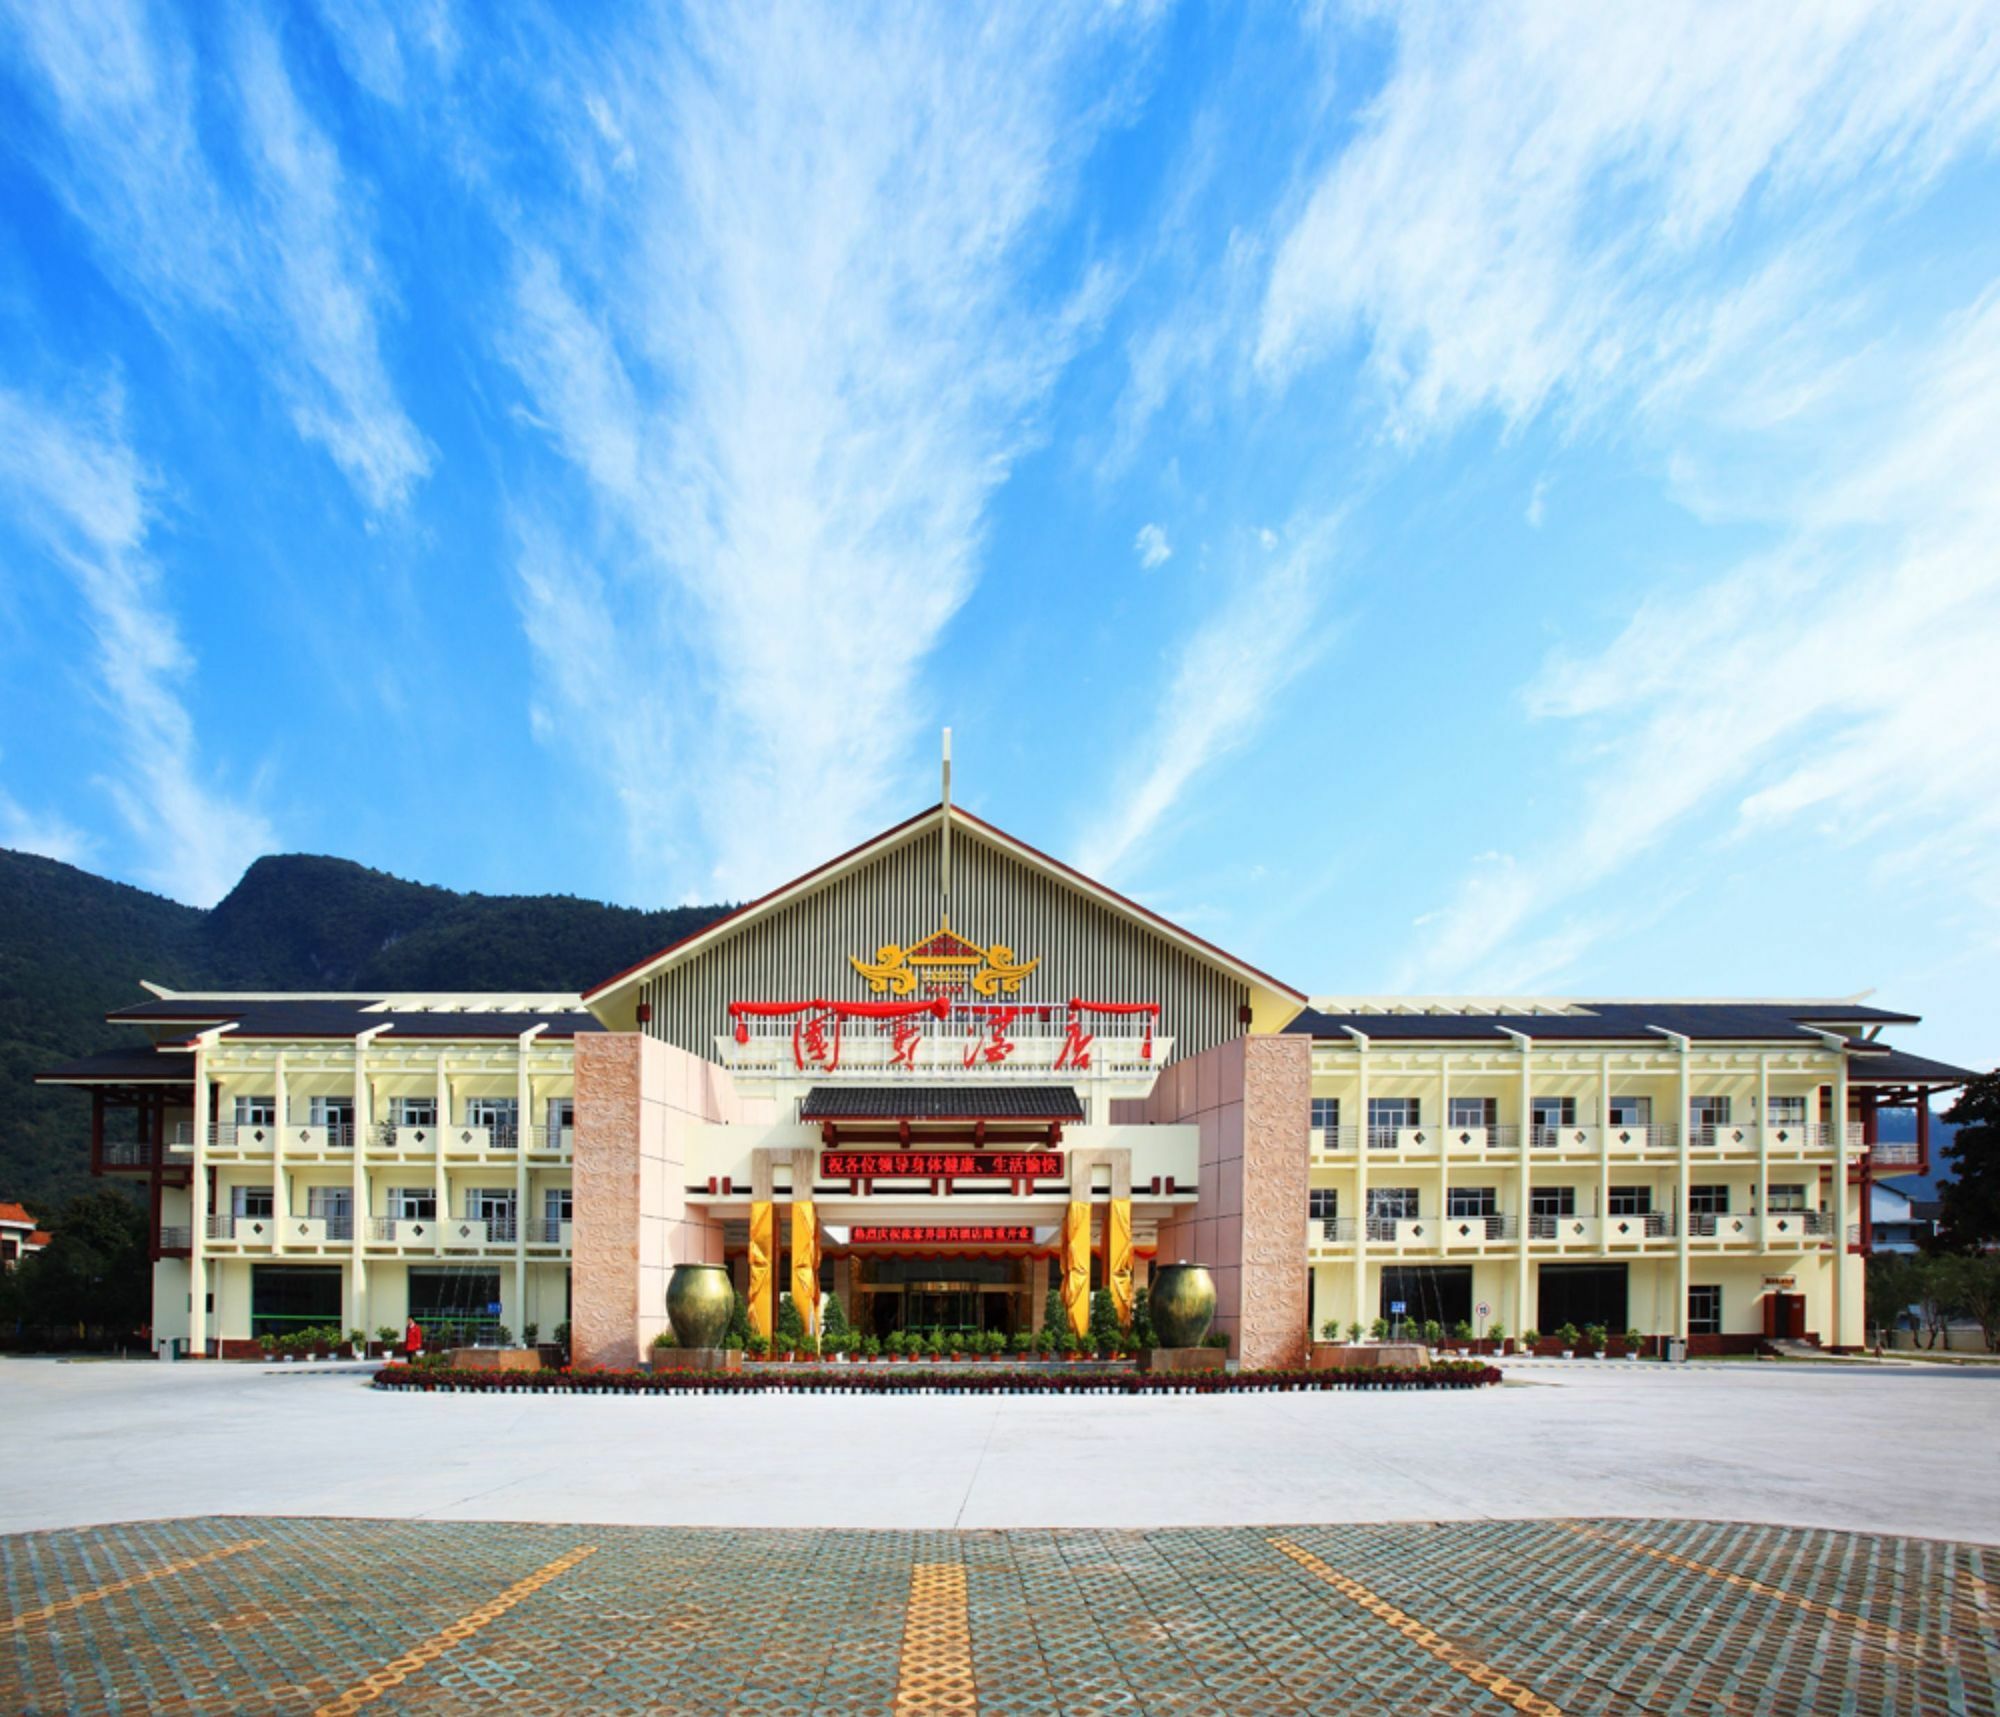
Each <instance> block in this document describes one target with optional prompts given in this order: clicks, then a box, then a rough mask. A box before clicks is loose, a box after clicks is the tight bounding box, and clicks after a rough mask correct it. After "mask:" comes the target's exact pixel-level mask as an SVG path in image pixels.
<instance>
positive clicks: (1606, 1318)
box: [1535, 1264, 1630, 1335]
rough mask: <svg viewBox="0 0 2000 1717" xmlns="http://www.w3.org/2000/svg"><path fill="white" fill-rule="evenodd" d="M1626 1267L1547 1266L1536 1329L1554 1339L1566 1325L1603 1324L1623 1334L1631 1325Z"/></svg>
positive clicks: (1538, 1295)
mask: <svg viewBox="0 0 2000 1717" xmlns="http://www.w3.org/2000/svg"><path fill="white" fill-rule="evenodd" d="M1626 1299H1627V1296H1626V1267H1625V1266H1624V1265H1623V1264H1544V1265H1543V1266H1542V1267H1541V1270H1540V1291H1539V1292H1538V1294H1537V1295H1536V1305H1535V1316H1536V1320H1537V1321H1536V1327H1537V1328H1538V1329H1540V1330H1541V1332H1542V1334H1544V1335H1553V1334H1554V1333H1555V1332H1556V1331H1557V1330H1559V1329H1561V1328H1562V1326H1563V1325H1564V1324H1575V1325H1576V1327H1577V1328H1578V1329H1583V1328H1585V1327H1587V1326H1588V1325H1590V1324H1602V1325H1603V1326H1604V1327H1605V1328H1606V1329H1607V1330H1617V1331H1618V1332H1619V1333H1620V1334H1622V1333H1623V1332H1624V1331H1625V1329H1626V1327H1627V1325H1628V1324H1629V1322H1630V1318H1629V1317H1628V1315H1627V1305H1626Z"/></svg>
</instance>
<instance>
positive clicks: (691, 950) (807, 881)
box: [583, 804, 1306, 1029]
mask: <svg viewBox="0 0 2000 1717" xmlns="http://www.w3.org/2000/svg"><path fill="white" fill-rule="evenodd" d="M947 817H949V818H950V819H951V821H952V823H953V825H954V826H956V827H961V828H964V829H967V830H969V831H971V832H973V833H975V834H977V835H978V836H979V837H980V838H982V839H984V840H987V841H990V842H991V843H992V844H993V845H994V846H997V847H999V848H1000V849H1001V850H1002V851H1003V852H1006V853H1008V854H1010V855H1011V856H1013V857H1014V858H1016V859H1019V860H1020V861H1021V862H1022V863H1024V864H1026V865H1028V866H1030V867H1031V868H1033V869H1035V870H1039V871H1041V872H1042V873H1043V874H1044V875H1046V876H1050V877H1053V878H1055V879H1056V880H1057V881H1059V882H1061V883H1064V884H1065V885H1067V886H1068V887H1070V888H1073V889H1075V890H1076V891H1077V892H1078V893H1080V894H1084V895H1088V896H1089V897H1090V898H1091V899H1093V900H1096V901H1099V902H1101V903H1102V904H1103V905H1105V906H1108V907H1110V908H1111V909H1112V910H1113V911H1114V912H1118V913H1121V914H1123V915H1124V916H1125V917H1127V918H1130V919H1132V920H1134V921H1135V922H1137V923H1140V924H1143V925H1144V926H1145V927H1146V928H1147V929H1148V930H1150V931H1152V932H1153V933H1154V934H1155V935H1157V936H1160V937H1163V938H1164V939H1165V940H1167V941H1169V942H1173V943H1175V944H1177V945H1178V946H1180V947H1181V948H1183V949H1185V950H1186V951H1187V952H1188V953H1190V954H1192V955H1194V956H1195V957H1196V958H1197V959H1200V960H1203V961H1206V962H1207V963H1208V964H1209V965H1211V966H1214V967H1217V968H1219V969H1220V970H1222V971H1225V972H1227V973H1229V974H1230V975H1231V976H1232V977H1234V978H1236V979H1237V980H1238V981H1239V982H1241V983H1243V984H1246V985H1248V986H1249V988H1250V989H1251V991H1252V992H1253V993H1255V992H1263V993H1265V994H1268V995H1270V996H1272V997H1273V998H1275V999H1277V1000H1279V1001H1281V1002H1283V1003H1285V1004H1287V1005H1288V1007H1292V1008H1295V1007H1298V1006H1301V1005H1302V1004H1303V1003H1304V1002H1305V999H1306V997H1305V992H1304V991H1303V990H1296V989H1294V988H1293V987H1292V986H1291V985H1290V984H1286V983H1281V982H1280V981H1279V980H1278V979H1276V978H1274V977H1272V976H1271V975H1270V974H1269V973H1268V972H1262V971H1259V970H1258V969H1257V968H1256V967H1255V966H1252V965H1249V964H1247V963H1246V962H1244V961H1242V960H1239V959H1237V958H1236V956H1235V955H1233V954H1230V953H1227V952H1225V951H1224V950H1223V949H1221V948H1218V947H1216V945H1215V944H1214V943H1213V942H1210V941H1207V940H1205V939H1204V938H1202V937H1200V936H1197V935H1195V934H1194V932H1193V931H1191V930H1184V929H1182V928H1181V926H1179V925H1178V924H1175V923H1173V922H1172V921H1171V920H1170V919H1166V918H1162V917H1161V916H1160V915H1159V914H1158V913H1157V912H1152V911H1149V910H1148V909H1147V908H1146V907H1143V906H1141V905H1140V904H1139V903H1138V902H1137V901H1134V900H1129V899H1127V898H1126V897H1125V896H1124V895H1122V894H1120V893H1118V891H1117V890H1116V889H1113V888H1108V887H1106V886H1105V885H1104V884H1103V883H1101V882H1098V881H1096V880H1094V879H1093V878H1091V877H1087V876H1085V875H1084V874H1083V873H1082V872H1081V871H1079V870H1075V869H1072V868H1071V867H1070V866H1069V865H1066V864H1064V863H1063V862H1062V861H1061V860H1060V859H1053V858H1050V857H1049V855H1048V854H1047V853H1045V852H1042V851H1041V850H1040V849H1039V848H1036V847H1031V846H1029V845H1028V843H1027V842H1026V841H1022V840H1017V839H1016V838H1015V837H1014V836H1012V835H1010V834H1008V833H1007V832H1006V831H1005V830H1004V829H1000V828H996V827H995V826H994V825H993V824H991V823H989V822H986V821H985V820H983V819H982V818H979V817H975V816H974V815H973V814H972V813H971V812H970V811H967V810H965V809H964V808H962V807H961V806H958V805H951V806H945V805H942V804H938V805H933V806H931V807H930V809H929V810H926V811H920V812H918V813H917V815H916V816H914V817H910V818H907V819H905V820H904V821H903V822H900V823H898V824H896V825H895V826H894V827H893V828H889V829H884V830H883V831H882V833H881V834H879V835H877V836H875V837H874V839H872V840H868V841H864V842H863V843H862V844H861V845H860V846H858V847H853V848H851V849H849V850H848V851H847V852H844V853H842V854H841V855H840V856H839V857H838V858H833V859H829V860H827V862H826V863H825V864H823V865H820V866H818V867H816V868H815V869H813V870H809V871H807V872H806V873H805V874H804V875H803V876H797V877H794V878H793V879H792V880H791V881H790V882H788V883H786V884H784V885H783V886H782V887H780V888H775V889H773V890H772V891H771V892H770V893H769V894H766V895H762V896H760V897H759V898H758V899H756V900H753V901H751V902H749V904H747V905H745V906H739V907H738V908H737V909H736V910H735V911H734V912H731V913H727V914H725V915H724V916H723V917H721V918H718V919H716V920H715V921H714V922H713V923H712V924H708V925H705V926H703V928H701V929H700V930H697V931H695V932H694V934H693V935H691V936H683V937H682V938H681V939H680V940H679V941H678V942H674V943H670V944H669V945H668V946H667V947H665V948H662V949H661V950H660V951H659V952H658V953H657V954H652V955H649V956H648V957H647V958H645V959H643V960H641V961H640V962H639V963H638V964H637V965H635V966H628V967H627V968H626V969H625V970H624V971H622V972H619V973H617V974H616V975H615V976H613V977H609V978H606V979H605V980H604V982H603V983H601V984H598V985H595V986H594V987H593V988H591V989H587V990H585V991H584V992H583V1001H584V1005H585V1006H586V1007H588V1008H590V1009H591V1010H592V1011H593V1012H595V1013H596V1014H597V1016H598V1017H599V1018H600V1019H603V1020H604V1021H605V1022H606V1024H609V1025H613V1029H618V1026H617V1024H616V1023H615V1022H616V1021H619V1020H622V1019H624V1018H628V1017H629V1015H630V1013H631V1009H632V1007H633V1005H635V999H636V995H637V992H638V989H639V986H640V985H642V984H644V983H645V982H646V980H647V979H649V978H651V977H653V976H655V975H656V974H657V973H659V972H662V971H665V970H667V969H668V968H670V967H672V966H676V965H679V964H680V963H681V962H683V961H685V960H688V959H691V958H692V957H693V956H694V955H696V954H698V953H700V952H701V951H702V950H703V949H705V948H709V947H712V946H713V945H714V944H716V943H717V942H721V941H724V940H726V939H727V938H728V937H730V936H733V935H735V934H737V933H738V932H739V931H741V930H743V929H744V928H746V927H747V926H748V925H750V924H752V923H755V922H756V921H757V920H758V919H760V918H763V917H765V916H766V915H768V914H769V913H771V912H774V911H776V910H777V909H778V908H780V907H782V906H784V905H785V904H786V903H787V902H789V901H792V900H795V899H797V898H798V897H799V896H800V895H802V894H806V893H809V892H810V891H811V890H813V889H816V888H823V887H825V886H826V885H827V884H828V883H830V882H833V881H835V880H836V879H838V878H839V877H841V876H844V875H845V874H847V873H848V872H849V871H852V870H856V869H858V868H859V867H860V866H862V865H864V864H867V863H868V862H869V861H870V860H871V859H873V858H875V857H876V856H877V855H878V854H881V853H884V852H887V851H888V850H890V849H891V848H893V847H897V846H900V845H902V844H904V843H905V842H907V841H912V840H915V839H917V838H918V837H919V836H920V835H923V834H925V833H926V832H928V831H929V830H930V829H932V828H936V827H939V826H941V825H942V824H943V822H944V821H945V819H946V818H947Z"/></svg>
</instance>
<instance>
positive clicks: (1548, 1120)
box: [1532, 1097, 1576, 1127]
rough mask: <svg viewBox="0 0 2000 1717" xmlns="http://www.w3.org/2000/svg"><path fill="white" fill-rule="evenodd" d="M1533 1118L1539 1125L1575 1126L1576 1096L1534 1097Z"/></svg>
mask: <svg viewBox="0 0 2000 1717" xmlns="http://www.w3.org/2000/svg"><path fill="white" fill-rule="evenodd" d="M1532 1108H1533V1120H1534V1124H1535V1125H1536V1126H1537V1127H1574V1126H1575V1125H1576V1099H1575V1098H1574V1097H1537V1098H1535V1099H1533V1103H1532Z"/></svg>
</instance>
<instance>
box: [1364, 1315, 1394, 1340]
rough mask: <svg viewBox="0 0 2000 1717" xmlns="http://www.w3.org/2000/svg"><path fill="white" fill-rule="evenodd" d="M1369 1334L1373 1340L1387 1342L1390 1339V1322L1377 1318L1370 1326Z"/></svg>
mask: <svg viewBox="0 0 2000 1717" xmlns="http://www.w3.org/2000/svg"><path fill="white" fill-rule="evenodd" d="M1368 1334H1369V1336H1370V1338H1371V1339H1372V1340H1375V1341H1387V1340H1388V1339H1389V1320H1388V1319H1387V1318H1377V1319H1376V1320H1375V1321H1374V1322H1373V1323H1372V1324H1370V1325H1369V1326H1368Z"/></svg>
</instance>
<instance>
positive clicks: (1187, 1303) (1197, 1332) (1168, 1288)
mask: <svg viewBox="0 0 2000 1717" xmlns="http://www.w3.org/2000/svg"><path fill="white" fill-rule="evenodd" d="M1146 1303H1147V1305H1148V1306H1149V1307H1151V1309H1152V1317H1153V1335H1154V1337H1155V1338H1156V1339H1157V1340H1158V1342H1159V1344H1160V1346H1162V1347H1199V1346H1201V1338H1202V1337H1203V1336H1205V1335H1207V1334H1208V1326H1209V1325H1210V1324H1211V1323H1213V1322H1214V1321H1215V1278H1214V1277H1213V1276H1211V1275H1210V1274H1209V1273H1208V1267H1207V1266H1206V1265H1204V1264H1162V1265H1159V1266H1158V1267H1157V1268H1156V1269H1155V1270H1154V1271H1153V1284H1152V1287H1151V1289H1150V1290H1149V1292H1148V1294H1147V1299H1146Z"/></svg>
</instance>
